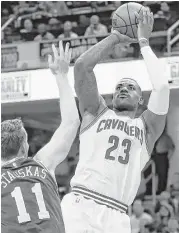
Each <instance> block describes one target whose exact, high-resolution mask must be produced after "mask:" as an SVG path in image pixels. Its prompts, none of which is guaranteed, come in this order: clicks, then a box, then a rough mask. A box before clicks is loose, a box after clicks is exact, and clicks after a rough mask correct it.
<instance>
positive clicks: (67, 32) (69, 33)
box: [58, 21, 78, 39]
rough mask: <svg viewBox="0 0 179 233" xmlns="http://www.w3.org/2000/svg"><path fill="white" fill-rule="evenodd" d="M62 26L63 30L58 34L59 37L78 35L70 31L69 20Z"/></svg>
mask: <svg viewBox="0 0 179 233" xmlns="http://www.w3.org/2000/svg"><path fill="white" fill-rule="evenodd" d="M63 27H64V28H63V30H64V32H63V33H62V34H60V35H59V36H58V38H59V39H64V38H77V37H78V35H77V34H76V33H74V32H72V24H71V22H70V21H66V22H65V23H64V26H63Z"/></svg>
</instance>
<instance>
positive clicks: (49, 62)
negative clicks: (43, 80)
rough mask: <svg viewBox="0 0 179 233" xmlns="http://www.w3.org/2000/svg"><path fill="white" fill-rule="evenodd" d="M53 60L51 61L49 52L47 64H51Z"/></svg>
mask: <svg viewBox="0 0 179 233" xmlns="http://www.w3.org/2000/svg"><path fill="white" fill-rule="evenodd" d="M52 63H53V61H52V56H51V55H50V54H49V55H48V65H49V67H50V66H51V65H52Z"/></svg>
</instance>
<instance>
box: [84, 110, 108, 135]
mask: <svg viewBox="0 0 179 233" xmlns="http://www.w3.org/2000/svg"><path fill="white" fill-rule="evenodd" d="M108 110H109V108H108V107H104V108H103V110H102V111H101V112H99V113H98V115H97V116H96V117H94V118H93V120H92V121H91V122H90V123H89V124H88V125H87V126H85V127H84V128H81V129H80V135H81V134H82V133H84V132H85V131H86V130H88V129H89V128H90V127H92V126H93V125H94V124H95V123H96V122H97V121H98V119H99V118H100V117H101V116H102V115H103V114H104V113H105V112H107V111H108ZM86 114H88V113H86Z"/></svg>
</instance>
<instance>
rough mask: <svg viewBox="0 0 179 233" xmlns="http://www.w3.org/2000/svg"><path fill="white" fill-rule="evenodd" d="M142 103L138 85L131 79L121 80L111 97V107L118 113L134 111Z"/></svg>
mask: <svg viewBox="0 0 179 233" xmlns="http://www.w3.org/2000/svg"><path fill="white" fill-rule="evenodd" d="M142 103H143V98H142V92H141V89H140V87H139V85H138V84H137V83H136V82H135V81H133V80H131V79H122V80H121V81H120V82H119V83H118V84H117V85H116V89H115V92H114V95H113V107H114V108H115V109H117V110H119V111H122V110H126V111H134V110H136V108H138V106H139V104H142Z"/></svg>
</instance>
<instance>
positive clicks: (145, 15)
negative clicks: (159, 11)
mask: <svg viewBox="0 0 179 233" xmlns="http://www.w3.org/2000/svg"><path fill="white" fill-rule="evenodd" d="M143 24H147V11H146V9H144V10H143Z"/></svg>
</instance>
